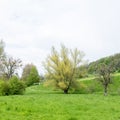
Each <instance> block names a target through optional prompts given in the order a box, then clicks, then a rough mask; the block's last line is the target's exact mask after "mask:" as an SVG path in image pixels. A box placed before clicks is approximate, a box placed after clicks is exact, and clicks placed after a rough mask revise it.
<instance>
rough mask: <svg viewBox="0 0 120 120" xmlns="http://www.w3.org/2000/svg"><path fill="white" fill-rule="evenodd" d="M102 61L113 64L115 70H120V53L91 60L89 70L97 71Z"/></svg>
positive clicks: (90, 71)
mask: <svg viewBox="0 0 120 120" xmlns="http://www.w3.org/2000/svg"><path fill="white" fill-rule="evenodd" d="M101 63H104V64H106V65H108V66H112V67H113V68H114V71H120V53H117V54H115V55H111V56H108V57H104V58H101V59H99V60H96V61H94V62H91V63H90V64H89V65H88V72H89V73H94V72H95V71H96V67H97V66H98V65H99V64H101Z"/></svg>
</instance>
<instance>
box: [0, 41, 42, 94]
mask: <svg viewBox="0 0 120 120" xmlns="http://www.w3.org/2000/svg"><path fill="white" fill-rule="evenodd" d="M4 46H5V44H4V42H3V41H0V91H1V92H0V94H2V95H9V94H13V93H14V92H11V89H13V87H11V86H12V85H13V84H11V83H16V84H14V85H13V86H16V88H17V87H18V90H20V91H22V92H15V93H14V94H23V91H24V90H25V87H27V86H30V85H33V84H34V83H38V82H39V81H40V76H39V73H38V70H37V68H36V66H35V65H33V64H27V65H25V66H24V68H23V73H22V76H21V77H19V75H18V70H19V69H20V68H22V67H23V65H22V61H21V60H20V59H14V58H13V57H11V56H9V55H7V54H6V53H5V51H4ZM1 81H2V82H1ZM11 81H12V82H11ZM18 84H19V85H18ZM19 86H22V87H19ZM14 88H15V87H14ZM16 88H15V89H16ZM21 89H23V90H21Z"/></svg>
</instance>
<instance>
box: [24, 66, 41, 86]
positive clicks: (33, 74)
mask: <svg viewBox="0 0 120 120" xmlns="http://www.w3.org/2000/svg"><path fill="white" fill-rule="evenodd" d="M22 80H23V81H25V83H26V85H27V86H31V85H33V84H34V83H39V82H40V76H39V73H38V71H37V68H36V66H35V65H33V64H27V65H26V66H25V67H24V69H23V74H22Z"/></svg>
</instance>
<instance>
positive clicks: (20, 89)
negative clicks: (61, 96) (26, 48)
mask: <svg viewBox="0 0 120 120" xmlns="http://www.w3.org/2000/svg"><path fill="white" fill-rule="evenodd" d="M4 45H5V44H4V42H3V41H0V94H2V95H9V94H23V93H24V91H25V88H26V87H28V86H31V85H33V84H39V83H40V81H41V79H43V78H45V80H48V81H52V82H53V83H54V86H55V87H56V88H57V89H61V90H62V91H63V92H64V93H65V94H67V93H69V91H70V90H73V91H76V90H78V89H79V88H80V85H79V81H78V80H77V79H78V78H82V77H88V76H89V74H96V75H97V77H96V80H97V81H99V82H100V83H101V84H102V86H103V88H104V95H107V90H108V86H109V84H110V83H111V74H112V73H113V72H115V71H118V72H119V71H120V54H116V55H114V56H110V57H105V58H102V59H100V60H97V61H95V62H91V63H88V62H86V61H85V60H84V56H85V54H84V52H82V51H80V50H78V49H77V48H75V49H68V48H66V47H65V46H64V45H61V49H60V51H57V50H56V49H55V47H52V49H51V53H50V54H49V56H48V57H47V58H46V60H45V61H44V63H43V66H44V68H45V76H44V77H42V76H40V75H39V73H38V70H37V67H36V66H35V65H34V64H27V65H25V66H24V68H23V72H22V76H21V77H19V75H18V69H19V68H22V67H23V65H22V61H21V60H20V59H15V58H13V57H11V56H8V55H7V54H6V53H5V51H4Z"/></svg>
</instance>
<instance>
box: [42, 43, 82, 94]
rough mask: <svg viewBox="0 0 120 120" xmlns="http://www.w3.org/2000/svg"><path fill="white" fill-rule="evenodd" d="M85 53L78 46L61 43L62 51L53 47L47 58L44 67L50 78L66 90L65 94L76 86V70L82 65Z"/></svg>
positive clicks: (58, 86) (57, 85)
mask: <svg viewBox="0 0 120 120" xmlns="http://www.w3.org/2000/svg"><path fill="white" fill-rule="evenodd" d="M83 57H84V53H83V52H82V51H79V50H78V49H77V48H76V49H74V50H71V49H68V48H66V47H65V46H64V45H61V49H60V52H58V51H57V50H56V49H55V48H54V47H52V50H51V54H50V55H49V56H48V57H47V58H46V61H45V62H44V67H45V70H46V77H47V78H48V80H51V79H52V80H54V82H55V85H56V87H57V88H60V89H62V90H63V91H64V93H65V94H67V93H68V92H69V90H70V89H71V88H74V89H75V88H76V86H77V81H76V72H77V68H78V67H79V66H80V65H81V63H82V60H83Z"/></svg>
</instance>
